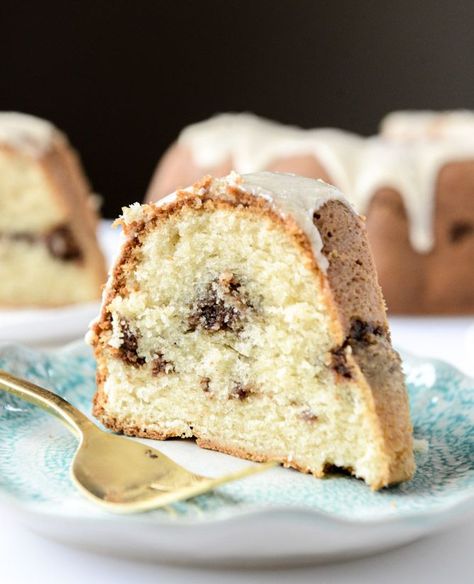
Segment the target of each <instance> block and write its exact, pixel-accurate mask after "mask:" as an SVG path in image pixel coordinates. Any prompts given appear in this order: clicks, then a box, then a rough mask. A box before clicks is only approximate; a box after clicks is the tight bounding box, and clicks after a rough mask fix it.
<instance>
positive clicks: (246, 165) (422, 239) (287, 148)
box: [147, 112, 474, 314]
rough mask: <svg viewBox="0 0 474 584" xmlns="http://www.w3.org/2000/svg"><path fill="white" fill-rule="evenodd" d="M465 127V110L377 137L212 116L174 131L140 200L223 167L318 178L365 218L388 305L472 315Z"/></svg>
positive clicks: (471, 181)
mask: <svg viewBox="0 0 474 584" xmlns="http://www.w3.org/2000/svg"><path fill="white" fill-rule="evenodd" d="M417 116H419V117H417ZM469 120H470V125H469V124H467V125H466V121H469ZM473 126H474V122H473V115H472V114H470V113H469V112H451V113H446V114H436V113H429V112H424V113H422V114H414V113H409V112H408V113H403V112H400V113H396V114H392V115H391V116H389V117H388V118H387V119H386V121H385V123H384V131H383V134H382V135H381V136H375V137H371V138H362V137H360V136H357V135H355V134H351V133H348V132H344V131H342V130H336V129H315V130H302V129H300V128H296V127H290V126H283V125H280V124H277V123H275V122H271V121H268V120H264V119H261V118H258V117H256V116H254V115H251V114H221V115H218V116H215V117H213V118H211V119H209V120H206V121H204V122H200V123H198V124H194V125H192V126H189V127H188V128H185V129H184V130H183V132H182V133H181V135H180V136H179V139H178V140H177V142H176V143H175V144H174V145H172V146H171V148H170V149H169V150H168V152H167V153H166V154H165V155H164V157H163V159H162V160H161V161H160V163H159V165H158V167H157V170H156V172H155V175H154V177H153V180H152V182H151V185H150V187H149V190H148V194H147V200H149V201H152V200H158V199H160V198H161V197H162V196H165V195H166V194H167V193H169V192H171V191H173V190H174V189H176V188H178V187H182V186H185V185H186V184H188V183H191V182H193V181H194V180H196V179H197V178H198V177H199V176H201V175H203V174H205V173H209V174H212V175H215V176H221V175H225V174H227V173H228V172H230V170H231V169H235V170H236V171H238V172H255V171H260V170H271V171H279V172H294V173H296V174H301V175H303V176H307V177H311V178H322V179H323V180H325V181H327V182H329V183H331V184H334V185H336V186H337V187H339V188H340V189H341V190H342V191H343V192H344V193H345V194H346V196H347V197H348V198H349V200H350V201H351V202H352V203H353V204H354V205H355V207H356V209H357V210H358V211H359V212H360V213H362V214H364V215H365V216H366V217H367V231H368V236H369V241H370V243H371V246H372V251H373V254H374V257H375V263H376V265H377V269H378V272H379V280H380V282H381V285H382V288H383V291H384V294H385V297H386V299H387V303H388V307H389V311H391V312H392V313H404V314H423V313H424V314H429V313H432V314H464V313H473V312H474V278H473V277H472V269H471V270H470V269H469V266H473V265H474V132H471V131H469V130H466V128H469V127H471V128H472V127H473ZM407 128H411V131H408V130H407ZM462 128H464V130H461V129H462Z"/></svg>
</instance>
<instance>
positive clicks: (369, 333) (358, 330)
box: [348, 318, 385, 344]
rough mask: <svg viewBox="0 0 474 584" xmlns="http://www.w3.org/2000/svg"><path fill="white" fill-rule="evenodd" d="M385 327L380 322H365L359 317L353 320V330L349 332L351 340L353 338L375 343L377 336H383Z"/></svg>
mask: <svg viewBox="0 0 474 584" xmlns="http://www.w3.org/2000/svg"><path fill="white" fill-rule="evenodd" d="M384 332H385V331H384V328H383V327H382V326H381V325H379V324H374V323H370V322H365V321H363V320H360V319H358V318H356V319H353V320H352V321H351V330H350V332H349V339H348V340H349V342H350V341H351V340H354V341H358V342H363V343H367V344H373V343H374V342H375V341H376V339H375V337H378V336H383V334H384Z"/></svg>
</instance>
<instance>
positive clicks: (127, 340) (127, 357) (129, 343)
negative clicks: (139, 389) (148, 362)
mask: <svg viewBox="0 0 474 584" xmlns="http://www.w3.org/2000/svg"><path fill="white" fill-rule="evenodd" d="M120 330H121V333H122V344H121V345H120V349H119V350H120V356H121V358H122V359H123V361H125V363H127V364H128V365H132V366H134V367H138V366H140V365H143V364H144V363H145V358H144V357H139V356H138V353H137V351H138V339H137V335H136V334H135V333H134V332H132V330H131V329H130V324H129V323H128V321H127V320H125V319H124V318H122V319H121V320H120Z"/></svg>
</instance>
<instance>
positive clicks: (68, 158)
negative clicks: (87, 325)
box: [0, 112, 106, 307]
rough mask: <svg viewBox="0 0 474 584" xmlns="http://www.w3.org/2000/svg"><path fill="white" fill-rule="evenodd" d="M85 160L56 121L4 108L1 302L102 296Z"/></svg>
mask: <svg viewBox="0 0 474 584" xmlns="http://www.w3.org/2000/svg"><path fill="white" fill-rule="evenodd" d="M96 226H97V214H96V211H95V209H94V204H93V198H92V197H91V194H90V189H89V186H88V184H87V182H86V179H85V177H84V174H83V172H82V169H81V167H80V164H79V161H78V158H77V156H76V154H75V153H74V151H73V150H72V149H71V147H70V146H69V144H68V142H67V139H66V137H65V136H64V135H63V134H62V133H61V132H59V131H58V130H57V129H56V128H54V127H53V126H52V125H51V124H50V123H49V122H46V121H44V120H41V119H38V118H36V117H33V116H29V115H25V114H19V113H6V112H5V113H0V282H1V283H2V285H1V286H0V306H3V307H15V306H18V307H19V306H58V305H65V304H70V303H75V302H82V301H89V300H95V299H99V298H100V288H101V285H102V284H103V283H104V282H105V279H106V272H105V264H104V258H103V257H102V254H101V252H100V250H99V246H98V243H97V240H96V233H95V231H96Z"/></svg>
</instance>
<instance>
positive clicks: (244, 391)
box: [229, 382, 255, 401]
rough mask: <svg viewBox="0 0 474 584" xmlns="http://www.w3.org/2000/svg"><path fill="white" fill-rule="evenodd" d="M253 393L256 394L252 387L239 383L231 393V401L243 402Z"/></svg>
mask: <svg viewBox="0 0 474 584" xmlns="http://www.w3.org/2000/svg"><path fill="white" fill-rule="evenodd" d="M252 393H255V388H254V387H253V386H252V385H249V384H246V385H244V384H243V383H240V382H237V383H235V384H234V386H233V387H232V390H231V392H230V393H229V399H238V400H241V401H242V400H244V399H247V398H248V397H249V395H251V394H252Z"/></svg>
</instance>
